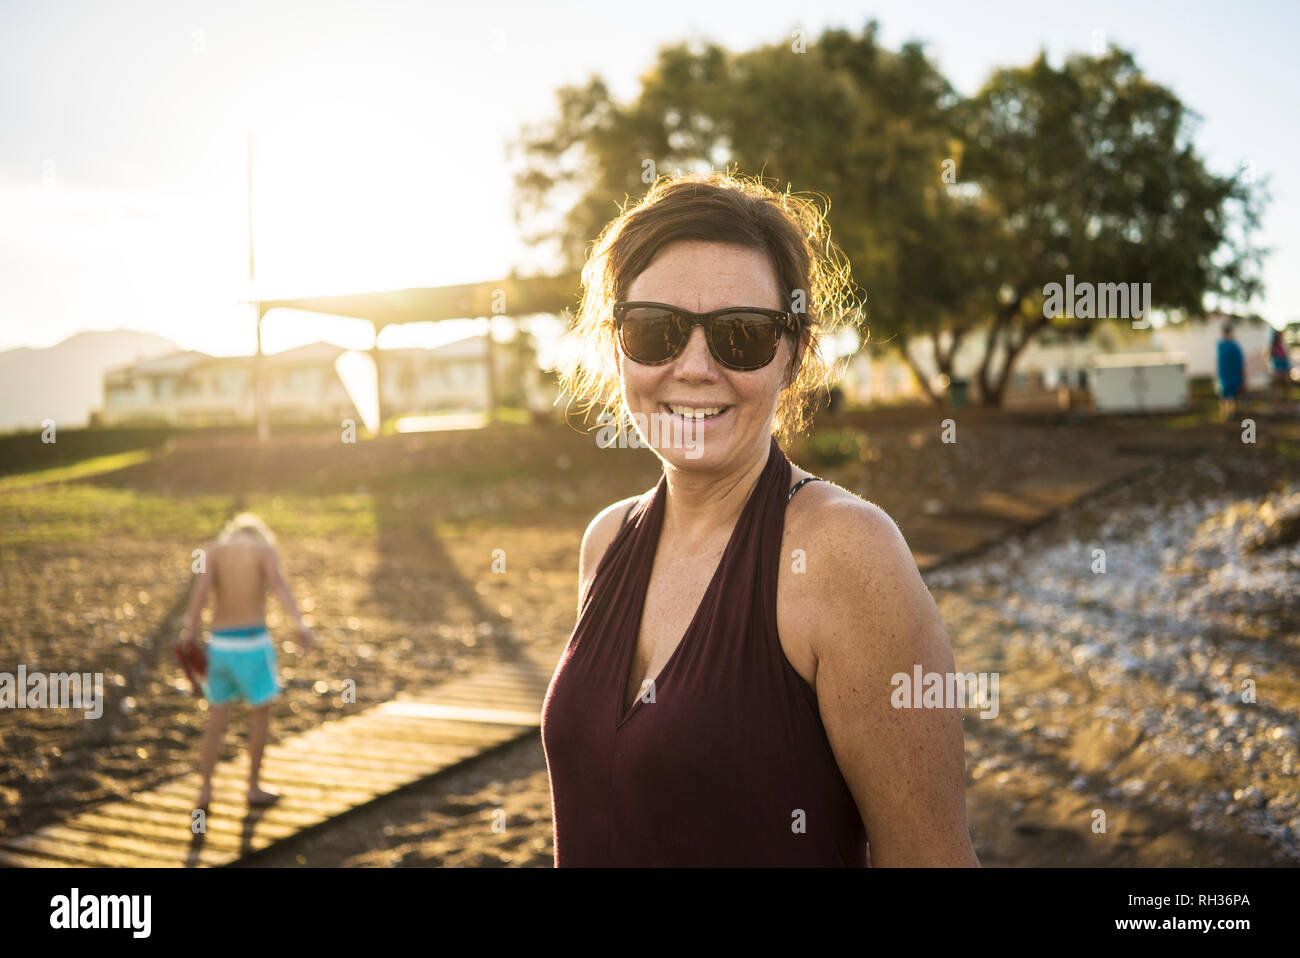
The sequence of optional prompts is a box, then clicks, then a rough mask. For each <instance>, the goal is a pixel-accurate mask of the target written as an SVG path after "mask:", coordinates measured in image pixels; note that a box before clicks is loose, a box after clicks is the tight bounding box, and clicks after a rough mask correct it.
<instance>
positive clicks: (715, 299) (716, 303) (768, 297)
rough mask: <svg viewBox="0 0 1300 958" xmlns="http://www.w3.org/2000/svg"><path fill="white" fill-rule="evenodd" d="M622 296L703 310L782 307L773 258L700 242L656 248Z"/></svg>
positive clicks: (749, 251) (740, 248)
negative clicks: (648, 262) (651, 258)
mask: <svg viewBox="0 0 1300 958" xmlns="http://www.w3.org/2000/svg"><path fill="white" fill-rule="evenodd" d="M626 298H627V299H629V300H648V301H652V302H658V303H668V304H670V305H672V306H680V307H682V308H683V309H690V310H694V311H696V312H701V313H703V312H708V311H709V310H711V309H721V308H723V307H725V306H767V307H769V308H772V309H781V308H783V306H782V304H781V302H780V299H781V295H780V292H779V289H778V286H777V281H776V276H775V274H774V272H773V270H772V264H771V261H770V260H769V259H768V258H767V256H766V255H765V254H764V253H763V252H762V251H761V250H755V249H748V248H745V247H741V246H729V245H726V244H723V243H705V242H698V241H689V242H685V241H684V242H678V243H673V244H671V245H669V246H666V247H664V248H663V249H662V250H660V251H659V252H658V253H657V254H656V255H655V258H654V259H653V260H652V261H651V262H650V265H649V266H647V267H646V268H645V269H644V270H643V271H642V272H641V273H640V274H639V275H637V276H636V277H635V278H634V279H633V280H632V282H631V283H629V284H628V288H627V294H626Z"/></svg>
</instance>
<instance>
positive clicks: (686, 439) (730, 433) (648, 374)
mask: <svg viewBox="0 0 1300 958" xmlns="http://www.w3.org/2000/svg"><path fill="white" fill-rule="evenodd" d="M625 295H626V298H627V300H629V301H632V300H639V301H644V302H653V303H666V304H668V305H670V306H679V307H681V308H682V309H689V310H691V311H692V312H696V313H707V312H709V311H711V310H715V309H722V308H723V307H727V306H758V307H763V308H766V309H779V310H786V309H788V308H789V304H788V303H786V302H784V301H783V297H782V295H781V293H780V290H779V288H778V286H777V281H776V276H775V275H774V273H773V271H772V267H771V264H770V263H769V261H768V259H767V257H766V256H765V255H764V254H763V253H761V252H759V251H758V250H752V249H746V248H744V247H739V246H729V245H726V244H722V243H711V242H703V241H699V240H682V241H679V242H676V243H672V244H670V245H668V246H665V247H664V248H663V249H662V250H660V251H659V253H658V254H657V255H656V256H655V258H654V260H653V261H651V263H650V265H649V266H647V267H646V269H645V270H644V271H643V272H642V273H641V274H640V275H638V276H637V277H636V278H635V279H634V280H633V281H632V283H631V284H630V285H629V286H628V289H627V293H626V294H625ZM793 349H794V340H793V338H792V337H791V336H789V335H783V336H782V337H781V342H780V344H779V346H778V348H777V352H776V356H775V357H774V358H773V359H772V361H771V362H770V363H768V364H767V365H766V366H764V367H763V368H762V369H754V370H750V371H747V372H740V371H737V370H734V369H728V368H727V367H726V366H723V365H721V364H720V363H719V362H718V361H717V360H716V359H714V358H713V354H712V353H711V352H709V347H708V344H707V343H706V342H705V339H704V328H703V327H701V326H696V327H695V328H694V329H692V330H691V336H690V339H689V340H687V343H686V345H685V346H684V347H683V348H682V350H681V351H680V352H679V353H678V354H677V355H676V356H674V357H673V358H672V359H671V360H670V361H669V362H666V363H664V364H662V365H659V366H644V365H641V364H640V363H637V362H634V361H632V360H631V359H628V358H627V356H626V355H624V354H623V352H622V350H621V349H620V350H619V367H620V370H621V372H622V378H623V399H624V402H625V403H626V404H627V409H628V412H630V413H631V414H632V417H633V422H634V423H635V424H636V426H637V429H638V431H639V432H641V438H642V441H643V442H645V443H646V444H647V445H649V446H650V447H651V448H652V449H653V450H654V451H655V453H656V454H657V455H658V456H659V458H660V459H662V460H664V462H665V463H666V464H671V465H672V466H675V467H677V468H680V469H685V470H690V471H698V472H726V471H730V470H732V469H740V468H744V467H745V466H746V465H748V464H750V463H751V462H752V460H753V459H754V458H755V457H762V458H764V459H766V457H767V450H768V446H769V444H770V443H771V437H772V419H773V417H774V416H775V414H776V407H777V401H778V399H779V398H780V394H781V389H782V387H783V386H785V385H786V382H785V379H784V377H785V375H786V372H787V369H788V368H789V365H790V361H791V359H792V357H793ZM688 410H696V411H697V413H696V415H698V411H699V410H707V412H708V415H707V416H706V418H703V419H695V418H692V417H691V415H690V414H689V412H688Z"/></svg>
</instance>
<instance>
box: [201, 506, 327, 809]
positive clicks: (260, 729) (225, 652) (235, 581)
mask: <svg viewBox="0 0 1300 958" xmlns="http://www.w3.org/2000/svg"><path fill="white" fill-rule="evenodd" d="M268 588H271V589H274V590H275V594H276V595H277V596H279V599H280V603H281V604H282V605H283V606H284V609H285V611H286V612H288V613H289V615H290V616H291V617H292V618H293V621H294V624H295V627H296V628H297V631H298V640H299V642H301V643H302V647H303V651H304V652H309V651H311V649H312V648H313V647H314V645H315V637H314V636H313V635H312V631H311V629H310V628H308V627H307V626H306V625H305V624H304V623H303V619H302V613H300V612H299V611H298V605H297V603H296V602H294V599H293V593H292V592H291V591H290V589H289V583H288V582H286V581H285V578H284V573H283V571H281V569H280V558H279V556H278V555H277V553H276V551H275V537H274V535H272V533H271V530H270V529H268V528H267V527H266V525H265V524H264V523H263V522H262V520H261V519H259V518H258V517H257V516H255V515H253V514H252V513H248V512H244V513H241V514H239V515H237V516H235V518H233V519H231V520H230V521H229V522H228V523H226V526H225V528H224V529H222V530H221V533H220V535H218V536H217V538H216V539H215V540H214V541H213V542H211V543H209V544H208V545H207V546H206V548H205V562H204V571H202V572H200V573H198V574H197V577H196V578H195V582H194V591H193V592H192V593H191V595H190V607H189V613H188V615H189V618H188V624H187V625H186V627H185V628H184V629H183V630H182V632H181V639H182V640H183V641H185V642H190V643H193V642H195V641H196V639H195V636H196V635H197V634H198V631H199V625H200V618H201V616H202V614H203V606H204V604H205V603H206V602H207V598H208V592H209V590H211V591H212V593H213V599H214V603H213V613H212V624H211V638H210V640H209V642H208V674H207V679H206V680H205V681H204V683H203V692H204V695H206V696H207V699H208V704H209V710H208V724H207V727H206V728H205V729H204V732H203V755H202V760H201V764H200V771H201V773H202V776H203V787H202V788H201V789H200V790H199V800H198V805H197V807H198V808H201V809H203V810H204V811H206V810H207V808H208V805H209V803H210V802H211V800H212V770H213V768H215V767H216V764H217V757H218V756H219V755H220V754H221V746H222V742H223V740H224V738H225V734H226V724H227V723H228V722H229V721H230V712H231V706H232V704H233V703H234V702H236V701H238V700H241V699H242V700H243V701H245V702H247V703H248V704H249V705H250V706H252V709H253V712H252V717H251V719H250V723H249V732H248V795H247V799H248V804H249V805H250V806H265V805H271V804H273V803H274V802H275V801H276V800H277V799H278V798H279V797H280V796H279V794H277V793H276V792H273V791H268V790H266V789H263V788H261V787H260V786H259V785H258V781H257V777H258V772H259V770H260V766H261V764H262V749H263V748H264V746H265V745H266V732H267V724H268V720H269V718H270V712H271V703H272V702H273V701H274V700H275V699H277V698H278V697H279V695H280V682H279V678H278V677H277V675H276V659H275V646H273V645H272V644H271V636H270V635H269V634H268V632H267V631H266V590H267V589H268Z"/></svg>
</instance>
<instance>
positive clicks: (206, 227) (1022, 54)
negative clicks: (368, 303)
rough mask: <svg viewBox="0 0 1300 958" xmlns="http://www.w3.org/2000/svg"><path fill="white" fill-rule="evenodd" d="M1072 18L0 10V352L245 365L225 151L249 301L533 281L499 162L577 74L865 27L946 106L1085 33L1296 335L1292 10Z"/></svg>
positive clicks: (1019, 14)
mask: <svg viewBox="0 0 1300 958" xmlns="http://www.w3.org/2000/svg"><path fill="white" fill-rule="evenodd" d="M1084 6H1085V5H1083V4H1060V5H1057V4H1043V3H1041V2H1001V3H985V4H973V3H969V2H957V0H954V2H926V3H924V4H917V3H910V2H906V0H898V2H876V3H863V2H860V0H857V2H853V0H850V2H822V0H804V2H803V3H801V4H799V5H797V6H791V5H790V4H788V3H777V2H774V0H745V2H710V3H707V4H701V3H698V2H697V0H660V2H658V3H656V4H654V5H651V6H647V5H645V4H643V3H622V4H620V3H613V2H609V3H601V4H582V3H574V2H566V0H554V2H548V3H526V2H519V3H517V4H512V3H503V2H499V0H483V2H479V3H474V4H461V3H457V4H444V3H438V4H430V3H421V2H416V0H409V2H382V3H340V2H329V0H311V2H305V0H304V2H299V3H294V2H289V0H248V2H243V3H234V2H226V3H215V2H207V3H200V2H194V0H146V2H140V3H134V4H131V5H129V6H128V5H124V4H116V3H98V2H66V0H65V2H59V0H4V2H3V3H2V4H0V349H4V348H11V347H14V346H20V345H28V346H48V345H51V344H53V343H56V342H58V341H59V340H61V339H64V338H65V337H67V336H69V335H71V334H72V333H74V332H77V331H79V330H83V329H114V328H119V327H126V328H130V329H138V330H145V331H149V332H156V333H159V334H161V335H165V336H167V337H169V338H170V339H172V340H173V341H175V342H176V343H178V344H179V345H181V346H182V347H186V348H195V349H202V350H205V351H208V352H211V353H214V354H218V355H234V354H241V353H249V352H251V351H252V349H253V345H254V338H253V319H252V312H251V308H250V307H248V306H241V305H240V300H243V299H247V298H249V297H250V286H249V282H248V252H247V222H246V218H245V217H246V194H245V163H246V156H247V131H249V130H252V131H253V132H254V138H255V175H254V178H255V186H254V229H255V235H256V252H257V273H258V281H257V289H258V290H259V291H260V292H261V293H263V294H264V295H267V296H273V295H298V294H312V293H328V292H353V291H361V290H369V289H379V288H398V287H403V286H419V285H439V284H444V283H459V282H472V281H478V280H488V279H495V278H497V277H500V276H503V275H504V274H505V273H507V272H508V270H509V269H510V267H511V266H512V265H516V264H518V265H520V266H523V267H527V266H529V265H531V264H532V259H531V257H530V253H529V251H528V250H526V249H524V248H522V247H521V245H520V244H519V242H518V241H517V239H516V236H515V228H514V223H513V219H512V215H511V192H512V181H511V177H510V171H509V168H508V166H507V160H506V157H505V155H504V149H503V144H504V143H505V141H506V140H507V139H509V138H512V137H513V136H514V135H515V134H516V132H517V131H518V129H519V128H520V125H521V124H522V123H524V122H527V121H533V120H537V119H539V118H544V117H546V116H549V115H550V113H551V112H552V110H553V108H554V93H553V91H554V90H555V89H556V88H557V87H559V86H561V85H564V84H568V83H578V82H581V81H583V80H584V79H585V78H586V77H587V76H588V75H589V74H591V73H593V72H596V73H599V74H601V75H602V76H604V77H606V79H607V80H608V81H609V82H610V83H611V84H612V85H613V87H614V89H615V90H616V92H618V93H619V94H620V95H629V94H631V93H632V92H633V91H634V90H635V89H636V79H637V77H638V76H639V75H640V74H641V73H642V72H643V71H644V70H645V69H646V68H647V67H649V66H650V64H651V63H652V62H653V60H654V56H655V51H656V49H657V48H658V47H659V46H660V45H662V44H664V43H668V42H674V41H676V40H679V39H682V38H688V37H695V38H708V39H712V40H715V41H717V42H720V43H723V44H724V45H726V46H729V47H731V48H733V49H738V50H739V49H745V48H747V47H750V46H754V45H757V44H760V43H765V42H771V41H774V40H777V39H784V38H786V37H788V36H789V35H790V32H791V31H792V30H793V29H794V28H796V27H801V28H803V29H804V30H805V31H806V32H807V33H808V35H809V36H810V37H811V36H815V35H816V34H817V33H818V32H820V30H821V28H822V27H824V26H827V25H838V26H846V27H849V28H850V29H853V30H858V29H860V28H861V26H862V25H863V24H864V23H865V22H866V21H867V20H868V19H870V18H872V17H874V18H876V19H878V20H879V21H880V25H881V30H882V38H883V40H884V42H885V43H886V44H887V45H888V46H889V47H891V48H896V47H897V46H898V44H899V43H901V42H903V41H904V40H907V39H913V38H915V39H920V40H923V41H925V42H926V43H927V45H928V48H929V51H930V53H931V55H932V56H934V57H936V58H937V60H938V62H939V65H940V67H941V68H942V69H943V70H944V71H945V73H946V74H947V75H948V76H949V78H950V79H951V80H952V81H953V83H954V84H956V85H957V87H958V88H959V89H961V90H962V91H963V92H966V93H971V92H974V90H975V89H976V88H977V87H978V86H979V84H980V83H981V81H982V80H983V79H984V77H985V76H986V75H987V74H988V72H989V70H990V69H991V68H993V67H995V66H999V65H1015V64H1021V63H1025V62H1027V61H1029V60H1030V59H1031V58H1032V57H1033V56H1034V55H1035V54H1036V52H1037V50H1038V49H1039V48H1040V47H1045V48H1046V49H1047V51H1048V53H1049V56H1051V57H1052V58H1053V60H1054V62H1059V60H1060V58H1061V57H1062V56H1063V54H1065V53H1066V52H1071V51H1087V50H1088V49H1090V48H1091V47H1092V45H1093V43H1094V42H1095V39H1096V38H1097V36H1098V35H1097V31H1101V32H1102V34H1104V37H1105V39H1106V40H1109V41H1112V42H1115V43H1117V44H1119V45H1120V46H1123V47H1126V48H1128V49H1131V50H1133V51H1135V53H1136V55H1137V58H1138V62H1139V64H1140V65H1141V66H1142V67H1143V68H1144V70H1145V71H1146V72H1147V74H1148V75H1149V76H1151V77H1153V78H1154V79H1155V80H1157V81H1158V82H1161V83H1164V84H1166V85H1168V86H1170V87H1171V88H1172V89H1173V90H1174V91H1175V92H1176V93H1177V94H1178V95H1179V96H1180V97H1181V98H1182V99H1183V101H1184V102H1185V103H1186V104H1188V105H1189V106H1191V107H1192V108H1193V109H1195V110H1196V111H1197V112H1198V113H1200V114H1201V116H1202V117H1203V123H1202V125H1201V127H1200V129H1199V132H1198V134H1197V136H1196V143H1197V145H1198V148H1199V150H1200V152H1201V153H1202V155H1203V156H1205V157H1206V158H1207V159H1208V162H1209V163H1210V165H1211V168H1212V169H1215V170H1216V171H1218V172H1225V173H1226V172H1230V171H1233V170H1235V169H1238V168H1240V166H1241V164H1243V163H1250V164H1251V169H1252V170H1253V171H1254V173H1255V175H1257V176H1259V177H1266V176H1267V177H1270V178H1271V192H1272V194H1273V202H1272V203H1271V205H1270V206H1269V208H1268V211H1267V214H1266V218H1265V221H1264V229H1263V231H1262V233H1261V235H1260V237H1259V240H1260V242H1261V243H1262V244H1263V245H1265V246H1270V247H1273V248H1274V249H1275V253H1274V254H1273V256H1272V257H1271V259H1270V260H1269V262H1268V265H1267V267H1266V273H1265V279H1266V282H1267V285H1268V290H1267V293H1266V296H1265V298H1264V299H1263V300H1262V301H1259V302H1258V303H1256V304H1255V307H1256V308H1257V309H1258V310H1259V311H1260V312H1261V313H1262V314H1263V315H1264V316H1265V318H1267V319H1269V320H1270V321H1271V322H1273V323H1274V324H1275V325H1280V324H1281V323H1283V322H1286V321H1289V320H1295V319H1300V193H1297V188H1296V186H1295V169H1296V167H1295V158H1296V157H1297V156H1300V135H1298V131H1300V116H1298V111H1297V110H1296V109H1295V102H1294V96H1295V90H1296V87H1297V79H1298V77H1297V73H1300V70H1298V69H1297V67H1296V66H1295V63H1296V57H1295V47H1296V43H1297V41H1298V40H1300V30H1298V29H1297V27H1300V5H1297V4H1286V3H1269V2H1239V3H1233V4H1219V3H1214V2H1197V3H1188V4H1175V5H1171V4H1136V3H1127V2H1115V3H1093V4H1088V5H1086V6H1087V9H1084ZM817 186H818V185H817V184H813V183H809V184H796V188H809V189H815V188H817ZM368 330H369V327H368V326H366V325H364V324H361V323H356V322H352V321H347V320H324V319H321V318H319V317H312V318H310V320H296V319H294V318H293V317H292V316H291V314H288V313H284V312H281V313H279V314H276V317H275V318H273V319H272V320H271V321H270V322H268V324H267V325H266V329H265V346H266V348H267V349H268V351H272V352H274V351H278V350H280V349H284V348H288V347H291V346H294V345H298V344H301V343H304V342H309V341H312V340H314V339H320V338H325V339H331V340H333V341H336V342H338V343H339V344H340V345H343V346H353V347H356V346H360V347H365V346H368V345H369V332H368ZM463 333H464V329H463V328H462V329H459V330H447V334H448V335H461V334H463ZM420 335H427V334H421V333H419V332H413V333H411V334H408V335H407V336H405V337H403V340H406V341H409V340H411V339H412V338H416V339H418V338H419V336H420ZM381 343H382V345H390V344H391V345H397V344H399V340H398V339H397V338H394V339H392V340H389V339H388V338H387V334H386V335H385V337H384V339H382V340H381Z"/></svg>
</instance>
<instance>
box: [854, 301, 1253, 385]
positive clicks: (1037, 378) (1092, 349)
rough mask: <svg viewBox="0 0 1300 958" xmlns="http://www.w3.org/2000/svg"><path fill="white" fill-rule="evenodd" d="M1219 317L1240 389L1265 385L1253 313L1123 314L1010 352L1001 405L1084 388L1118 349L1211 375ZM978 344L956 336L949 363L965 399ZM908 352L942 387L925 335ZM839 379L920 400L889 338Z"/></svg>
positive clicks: (975, 337)
mask: <svg viewBox="0 0 1300 958" xmlns="http://www.w3.org/2000/svg"><path fill="white" fill-rule="evenodd" d="M1225 320H1231V321H1232V323H1233V327H1234V330H1233V336H1234V338H1235V339H1236V340H1237V343H1238V345H1240V346H1241V349H1242V352H1243V353H1244V354H1245V357H1246V385H1247V388H1250V389H1254V388H1264V387H1265V386H1266V385H1267V383H1268V365H1267V359H1266V355H1265V354H1266V352H1267V350H1268V344H1269V338H1270V337H1271V336H1272V334H1273V327H1272V326H1270V325H1269V324H1268V323H1267V322H1265V321H1264V320H1262V319H1260V318H1258V317H1236V316H1232V317H1229V316H1225V315H1223V314H1219V313H1211V314H1209V315H1208V316H1205V317H1200V318H1196V319H1189V320H1185V321H1184V322H1182V323H1179V324H1177V325H1166V326H1163V327H1159V328H1156V327H1153V328H1151V329H1149V330H1142V329H1133V328H1132V321H1131V320H1101V321H1098V322H1097V323H1096V324H1095V325H1094V326H1093V327H1092V329H1091V330H1090V332H1089V333H1088V335H1087V336H1086V337H1084V338H1079V337H1078V336H1077V335H1071V334H1069V333H1065V332H1063V331H1059V330H1054V329H1047V330H1044V331H1043V332H1042V333H1040V334H1039V335H1038V336H1037V337H1035V338H1034V339H1033V340H1032V341H1031V342H1030V343H1029V345H1028V346H1026V347H1025V348H1024V350H1022V351H1021V353H1020V355H1019V356H1018V357H1017V358H1016V363H1015V366H1014V367H1013V368H1012V372H1011V380H1010V381H1009V382H1008V383H1007V392H1006V395H1005V397H1004V399H1005V401H1006V404H1007V405H1008V406H1015V405H1017V404H1018V403H1020V402H1022V401H1030V400H1032V399H1033V398H1034V397H1035V396H1041V395H1044V394H1047V393H1053V394H1054V393H1055V391H1056V390H1057V389H1058V387H1060V386H1062V385H1068V386H1070V387H1071V388H1072V389H1085V388H1088V387H1089V386H1090V382H1089V370H1090V369H1091V368H1092V365H1093V360H1094V358H1095V357H1098V356H1110V355H1114V354H1119V353H1142V352H1151V351H1152V350H1156V351H1160V352H1165V353H1172V354H1182V355H1184V356H1185V357H1186V358H1187V376H1188V377H1189V378H1197V377H1211V378H1213V377H1214V376H1215V373H1216V368H1215V367H1216V362H1217V344H1218V341H1219V338H1220V335H1221V330H1222V326H1223V323H1224V321H1225ZM941 342H942V344H943V345H944V347H945V348H946V347H947V345H948V342H949V340H948V337H947V334H943V336H942V337H941ZM984 342H985V334H984V331H983V330H977V331H975V332H973V333H971V334H968V335H967V336H966V337H964V338H963V339H962V342H961V346H960V347H959V348H958V350H957V355H956V358H955V361H954V363H953V369H954V371H955V375H956V376H957V377H959V378H965V379H967V380H969V381H971V389H972V398H973V390H974V388H975V386H974V379H975V376H976V372H977V370H978V369H979V364H980V361H981V360H982V359H983V357H984ZM911 355H912V358H913V360H914V361H915V363H916V365H917V366H918V367H919V368H920V370H921V371H922V373H923V374H925V375H926V377H927V378H928V380H929V382H930V383H931V386H932V388H934V389H935V390H936V391H941V390H942V388H943V386H942V384H941V383H940V382H939V369H938V365H937V364H936V363H935V361H934V347H933V344H932V343H931V342H930V340H929V338H928V337H917V338H916V339H915V340H914V341H913V343H912V347H911ZM1001 358H1002V357H1001V355H999V356H997V357H996V360H997V362H996V363H995V364H994V369H997V368H999V367H1000V364H1001ZM841 385H842V387H843V389H844V391H845V396H846V397H847V398H848V399H849V401H850V402H859V403H867V402H876V403H880V402H899V401H905V400H909V399H923V398H924V393H923V392H922V391H921V389H920V387H919V386H918V385H917V384H916V382H915V380H914V378H913V375H912V371H911V369H910V367H909V366H908V364H907V363H905V362H904V361H903V359H902V358H901V357H900V356H899V355H898V354H897V352H896V351H895V349H894V347H893V345H892V344H889V345H886V344H883V343H881V344H871V343H868V344H867V345H866V346H864V347H862V349H860V350H859V351H858V352H857V353H856V354H854V356H853V357H852V358H851V359H850V360H849V363H848V366H847V368H846V370H845V375H844V377H843V379H842V380H841Z"/></svg>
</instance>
